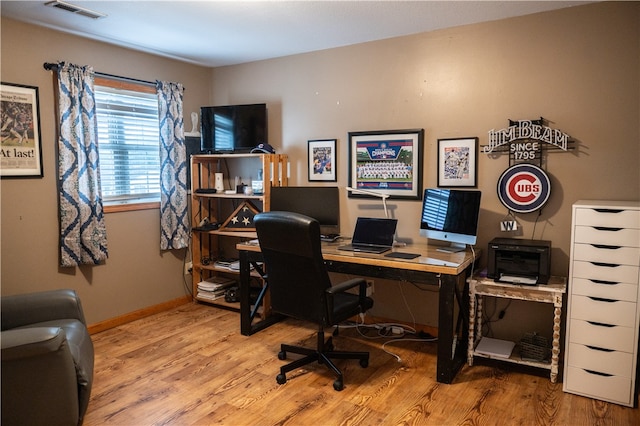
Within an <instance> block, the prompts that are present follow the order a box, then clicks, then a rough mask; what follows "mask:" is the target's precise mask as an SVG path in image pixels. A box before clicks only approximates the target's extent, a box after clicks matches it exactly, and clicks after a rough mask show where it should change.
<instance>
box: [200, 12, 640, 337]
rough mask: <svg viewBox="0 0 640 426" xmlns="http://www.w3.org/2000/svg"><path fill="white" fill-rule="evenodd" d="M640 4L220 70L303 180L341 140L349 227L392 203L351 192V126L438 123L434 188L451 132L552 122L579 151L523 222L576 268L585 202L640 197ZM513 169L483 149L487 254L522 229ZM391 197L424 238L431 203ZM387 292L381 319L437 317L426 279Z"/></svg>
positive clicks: (555, 264) (554, 170)
mask: <svg viewBox="0 0 640 426" xmlns="http://www.w3.org/2000/svg"><path fill="white" fill-rule="evenodd" d="M639 11H640V4H639V3H637V2H635V3H613V4H612V3H602V4H595V5H588V6H583V7H576V8H570V9H564V10H559V11H555V12H550V13H542V14H537V15H532V16H527V17H521V18H515V19H508V20H501V21H497V22H490V23H484V24H479V25H470V26H465V27H460V28H454V29H447V30H441V31H436V32H430V33H423V34H419V35H414V36H408V37H403V38H395V39H390V40H385V41H378V42H372V43H367V44H360V45H356V46H350V47H344V48H339V49H331V50H326V51H321V52H316V53H310V54H305V55H296V56H291V57H285V58H279V59H274V60H269V61H261V62H256V63H251V64H244V65H238V66H230V67H224V68H217V69H215V70H214V77H213V80H212V81H213V94H214V98H213V100H214V103H217V104H224V103H242V102H254V101H267V102H268V106H269V114H270V118H269V125H270V126H271V128H270V134H269V137H270V138H271V139H270V141H271V142H272V144H273V145H274V146H275V147H276V148H277V149H278V150H279V151H282V152H286V153H287V154H289V156H290V157H291V159H292V166H291V170H292V180H291V181H290V184H291V185H308V184H309V182H308V181H307V165H306V153H307V148H306V142H307V140H309V139H317V138H336V139H338V159H337V174H338V185H339V186H340V187H341V188H342V189H341V197H342V198H341V215H342V217H341V223H342V225H343V232H344V233H346V234H349V233H350V232H351V230H352V228H353V224H354V222H355V219H356V217H357V216H359V215H370V214H373V215H381V214H383V213H382V210H381V208H378V209H375V208H374V207H375V206H379V205H380V203H379V202H375V201H362V200H357V199H348V198H347V194H346V191H345V190H344V187H345V186H346V185H347V183H348V165H347V162H348V151H347V147H348V132H349V131H360V130H385V129H386V130H389V129H406V128H424V129H425V152H424V158H423V160H424V185H425V186H426V187H433V186H435V185H437V179H436V170H437V166H436V164H437V163H436V147H437V139H439V138H452V137H466V136H478V137H479V138H480V144H481V145H483V144H487V142H488V137H487V132H488V131H489V130H491V129H501V128H504V127H507V126H508V120H509V119H514V120H516V119H535V118H538V117H540V116H542V117H545V118H546V119H548V120H549V121H550V122H551V124H550V126H551V127H553V128H558V129H561V130H562V131H564V132H566V133H568V134H569V135H571V136H572V137H573V138H575V139H576V140H577V144H576V147H577V149H576V150H574V151H572V152H555V153H550V154H548V155H547V156H546V165H545V170H546V171H547V173H548V174H549V175H550V178H551V181H552V194H551V198H550V200H549V202H548V203H547V205H546V206H545V208H544V209H543V210H542V211H541V212H540V215H539V216H538V212H536V213H530V214H526V215H519V216H518V221H519V223H520V225H521V226H522V232H521V233H519V234H518V235H517V236H518V237H524V238H535V239H547V240H551V241H552V244H553V260H552V269H553V270H552V272H553V273H554V274H558V275H567V273H568V257H569V240H570V223H571V205H572V203H573V202H575V201H576V200H578V199H582V198H600V199H638V198H639V197H640V171H639V166H640V158H639V157H640V151H639V145H640V142H639V140H640V134H639V126H640V124H639V116H640V108H639V102H640V85H639V81H640V67H639V58H640V45H639V43H640V19H639V18H640V12H639ZM508 166H509V161H508V158H507V157H506V156H502V157H498V158H489V157H487V156H486V155H484V154H481V155H479V164H478V168H479V176H478V188H479V189H481V190H482V191H483V200H482V212H481V216H480V236H479V241H478V246H479V247H481V248H483V249H485V248H486V247H487V243H488V241H490V240H491V239H492V238H494V237H499V236H503V237H508V236H511V235H512V234H507V233H501V232H500V228H499V222H500V220H502V219H503V218H504V217H505V215H506V213H507V211H506V209H505V208H504V207H503V206H502V204H501V203H500V202H499V200H498V198H497V195H496V182H497V180H498V178H499V177H500V175H501V173H502V172H503V171H504V170H505V169H507V168H508ZM389 205H390V206H391V207H392V209H393V214H394V215H395V217H397V218H398V219H399V225H398V227H399V237H400V238H405V239H413V240H420V239H421V238H420V237H419V235H418V220H419V210H420V202H417V201H391V202H390V203H389ZM367 207H369V208H367ZM371 208H374V209H373V210H372V209H371ZM482 262H483V263H484V262H485V259H484V258H483V259H482ZM401 292H404V295H402V294H401ZM375 298H376V306H375V307H374V309H373V312H374V313H377V314H378V315H381V316H389V317H391V318H394V319H403V320H408V321H411V320H412V315H413V316H415V317H416V318H417V319H418V322H426V323H430V324H435V323H436V322H437V305H435V302H434V298H433V297H429V294H428V293H427V292H421V291H419V290H416V289H415V288H414V287H413V286H410V285H404V286H398V285H397V284H395V283H388V284H387V283H385V285H377V286H376V295H375ZM405 299H406V300H408V303H407V304H405ZM407 305H408V306H409V307H410V309H409V308H408V307H407ZM514 306H517V303H514V304H512V307H511V308H510V309H512V310H511V312H512V314H511V315H512V316H511V319H513V318H514V316H513V315H514V314H515V313H516V310H517V309H520V308H517V309H513V308H514ZM541 309H543V310H545V308H544V307H543V308H541ZM533 316H535V317H541V318H545V319H547V318H551V317H549V316H544V315H536V314H534V315H533ZM506 318H509V314H508V315H507V317H506ZM534 327H535V325H534ZM548 329H549V330H550V319H549V326H548ZM540 331H541V332H543V331H545V330H540Z"/></svg>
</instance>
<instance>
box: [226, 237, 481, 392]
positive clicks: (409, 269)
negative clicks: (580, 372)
mask: <svg viewBox="0 0 640 426" xmlns="http://www.w3.org/2000/svg"><path fill="white" fill-rule="evenodd" d="M342 244H344V243H343V242H336V243H323V246H322V253H323V257H324V259H325V264H326V266H327V270H329V271H330V272H339V273H345V274H350V275H358V276H367V277H373V278H384V279H390V280H398V281H416V282H420V283H423V284H428V285H434V286H438V288H439V302H438V361H437V363H438V364H437V374H436V375H437V377H436V379H437V381H438V382H441V383H451V382H452V381H453V378H454V377H455V375H456V373H457V372H458V370H459V369H460V367H462V365H463V364H464V363H465V361H466V353H467V347H466V345H467V341H468V323H469V322H468V318H466V315H467V313H468V312H469V294H468V291H467V289H466V286H467V283H466V278H467V273H468V271H469V270H470V269H471V268H470V267H471V265H472V263H473V260H474V258H473V254H472V252H471V251H470V250H467V251H465V252H461V253H452V254H450V253H441V252H438V251H436V247H434V246H428V245H426V244H412V245H408V246H406V247H399V248H397V249H394V251H399V252H406V253H419V254H420V256H419V257H417V258H415V259H398V258H390V257H385V254H387V253H385V254H382V255H376V254H366V253H354V252H348V251H342V250H338V246H340V245H342ZM236 248H237V249H238V252H239V257H240V317H241V318H240V331H241V333H242V334H243V335H246V336H248V335H251V334H253V333H256V332H258V331H260V330H262V329H264V328H266V327H268V326H270V325H271V324H273V323H275V322H277V321H279V320H280V319H281V316H279V315H275V314H272V315H268V314H267V315H266V316H264V318H262V319H261V320H260V321H259V322H255V323H254V319H255V317H256V309H254V311H253V312H252V310H251V302H250V297H249V285H250V283H249V280H250V266H251V265H253V266H254V267H255V268H256V269H257V270H260V269H261V268H260V265H258V264H257V262H260V261H262V255H261V253H260V247H259V246H258V245H257V244H249V243H241V244H238V245H237V246H236ZM479 256H480V252H479V251H478V250H476V257H479ZM444 262H453V263H455V266H451V265H450V266H447V265H445V264H444ZM261 296H262V294H261ZM456 299H457V301H458V304H459V307H460V309H459V312H458V315H463V316H464V317H465V320H464V321H462V324H463V326H462V328H463V333H462V336H458V338H457V343H458V344H457V345H456V347H455V353H453V351H454V345H453V342H454V333H455V328H454V310H455V309H454V308H455V302H456ZM257 305H258V304H256V306H257ZM265 311H267V312H268V310H267V309H265Z"/></svg>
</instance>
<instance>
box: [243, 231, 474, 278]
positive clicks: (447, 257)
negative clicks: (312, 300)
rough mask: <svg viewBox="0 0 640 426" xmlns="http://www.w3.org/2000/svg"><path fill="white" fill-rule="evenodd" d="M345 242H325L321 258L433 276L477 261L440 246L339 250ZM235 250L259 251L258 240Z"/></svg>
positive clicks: (468, 254)
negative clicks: (375, 251)
mask: <svg viewBox="0 0 640 426" xmlns="http://www.w3.org/2000/svg"><path fill="white" fill-rule="evenodd" d="M344 244H345V242H343V241H340V242H332V243H328V242H323V243H322V256H323V257H324V259H325V260H331V261H335V262H344V263H357V264H359V265H372V266H382V267H386V268H397V269H406V270H412V271H420V272H433V273H439V274H446V275H458V274H460V273H461V272H462V271H464V270H465V269H466V268H467V267H468V266H469V265H471V263H472V262H473V261H474V254H473V252H472V251H471V250H469V249H467V250H465V251H462V252H459V253H443V252H439V251H437V248H438V247H437V246H433V245H428V244H408V245H406V246H404V247H394V248H393V250H392V251H390V252H386V253H383V254H371V253H363V252H352V251H345V250H339V249H338V247H340V246H341V245H344ZM236 248H237V249H238V250H240V251H243V250H244V251H253V252H258V251H260V246H259V245H258V244H257V241H256V240H252V241H247V242H244V243H239V244H238V245H236ZM391 252H402V253H415V254H420V256H419V257H416V258H414V259H400V258H392V257H386V256H385V255H386V254H388V253H391ZM475 256H476V258H478V257H479V256H480V250H476V253H475Z"/></svg>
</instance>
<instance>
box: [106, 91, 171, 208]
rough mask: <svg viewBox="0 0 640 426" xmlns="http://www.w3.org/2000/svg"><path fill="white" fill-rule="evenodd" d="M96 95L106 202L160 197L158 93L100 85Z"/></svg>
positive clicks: (142, 200)
mask: <svg viewBox="0 0 640 426" xmlns="http://www.w3.org/2000/svg"><path fill="white" fill-rule="evenodd" d="M95 99H96V115H97V123H98V149H99V152H100V181H101V185H102V196H103V199H104V202H105V204H115V203H127V202H147V201H159V200H160V154H159V140H160V134H159V125H158V98H157V95H156V94H155V93H144V92H139V91H134V90H125V89H121V88H112V87H106V86H100V85H96V86H95Z"/></svg>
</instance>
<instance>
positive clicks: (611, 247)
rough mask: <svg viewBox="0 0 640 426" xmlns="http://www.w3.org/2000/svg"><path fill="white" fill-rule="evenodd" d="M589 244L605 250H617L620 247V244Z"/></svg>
mask: <svg viewBox="0 0 640 426" xmlns="http://www.w3.org/2000/svg"><path fill="white" fill-rule="evenodd" d="M591 246H592V247H595V248H599V249H605V250H619V249H621V248H622V246H607V245H604V244H591Z"/></svg>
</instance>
